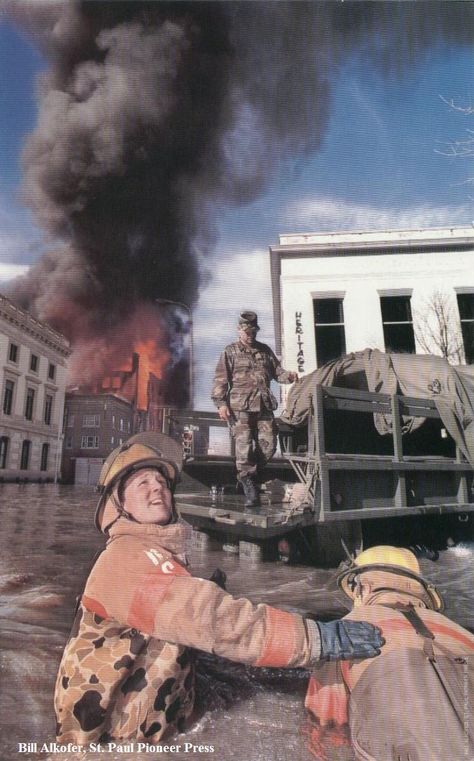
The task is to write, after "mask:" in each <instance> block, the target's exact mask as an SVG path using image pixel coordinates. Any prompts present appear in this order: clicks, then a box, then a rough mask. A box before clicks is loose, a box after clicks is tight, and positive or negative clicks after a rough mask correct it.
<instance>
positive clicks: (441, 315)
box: [414, 290, 464, 364]
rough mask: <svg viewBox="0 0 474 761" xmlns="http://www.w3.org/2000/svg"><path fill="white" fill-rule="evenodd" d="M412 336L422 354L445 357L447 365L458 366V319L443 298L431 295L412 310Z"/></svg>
mask: <svg viewBox="0 0 474 761" xmlns="http://www.w3.org/2000/svg"><path fill="white" fill-rule="evenodd" d="M414 316H415V325H414V328H415V336H416V340H417V341H418V344H419V345H420V346H421V348H422V349H423V351H426V352H427V353H428V354H436V355H438V356H441V357H445V358H446V359H447V360H448V362H450V363H451V364H459V363H460V362H461V361H462V359H463V348H464V344H463V339H462V333H461V329H460V324H459V316H458V314H457V313H456V310H455V309H454V308H453V306H452V304H451V301H450V300H449V298H448V296H447V294H445V293H443V292H442V291H438V290H436V291H434V292H433V293H432V295H431V296H430V297H429V298H428V299H427V301H426V302H425V303H424V304H423V307H422V309H420V310H416V311H415V313H414Z"/></svg>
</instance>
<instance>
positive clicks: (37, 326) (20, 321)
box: [0, 295, 72, 359]
mask: <svg viewBox="0 0 474 761" xmlns="http://www.w3.org/2000/svg"><path fill="white" fill-rule="evenodd" d="M0 317H2V318H3V319H4V320H6V321H7V322H9V323H10V324H11V325H14V326H15V327H17V328H19V329H20V330H22V331H24V332H25V333H27V334H28V335H30V336H31V337H32V338H35V339H36V340H37V341H39V342H40V343H42V344H44V345H45V346H48V347H49V348H50V349H53V350H54V351H55V352H57V353H58V354H60V355H61V356H62V357H64V358H66V359H67V358H68V357H69V356H70V355H71V353H72V349H71V347H70V344H69V341H68V340H67V338H66V336H64V335H63V334H62V333H59V332H58V331H57V330H54V329H53V328H51V327H50V326H49V325H47V324H46V323H44V322H40V321H39V320H37V319H35V318H34V317H32V315H31V314H29V313H28V312H25V311H24V310H23V309H20V307H17V306H15V304H13V303H12V302H11V301H10V300H9V299H7V298H6V297H5V296H2V295H0Z"/></svg>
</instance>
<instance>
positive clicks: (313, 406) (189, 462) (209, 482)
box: [167, 353, 474, 565]
mask: <svg viewBox="0 0 474 761" xmlns="http://www.w3.org/2000/svg"><path fill="white" fill-rule="evenodd" d="M379 354H381V353H379ZM419 359H422V360H423V359H424V360H425V361H424V362H423V361H422V362H421V363H419V362H418V361H417V360H419ZM431 359H432V360H433V361H431V362H427V361H426V358H419V357H411V359H408V358H405V359H404V360H401V361H400V362H396V361H395V359H394V358H393V357H392V358H390V367H391V368H393V367H395V368H396V376H397V377H396V383H395V384H394V383H391V388H390V389H389V390H391V391H395V393H384V392H383V391H374V390H369V388H368V387H367V386H368V384H367V382H365V383H364V382H363V376H364V375H365V373H364V372H363V371H362V370H363V365H364V361H363V360H364V358H363V356H362V353H358V355H357V356H356V355H350V356H349V357H347V356H346V357H344V358H341V359H339V360H337V361H336V362H335V363H330V364H332V366H331V367H330V368H329V367H328V366H326V367H325V368H321V369H320V370H319V371H316V372H315V373H313V374H311V376H307V377H306V378H305V379H303V381H302V382H300V383H299V384H295V387H294V388H293V390H292V395H291V396H290V397H289V399H288V400H287V409H286V413H285V414H284V416H283V422H282V423H281V424H280V453H279V455H278V456H277V457H276V458H275V459H274V460H273V461H272V462H271V463H269V465H268V467H267V477H268V482H269V488H268V489H267V490H265V491H264V492H263V493H262V497H261V501H262V504H261V507H258V508H251V509H245V508H244V505H243V501H244V500H243V496H242V495H241V494H239V493H238V491H237V489H236V486H235V470H234V463H233V458H232V454H233V453H232V449H231V446H232V445H231V440H230V438H229V443H228V450H227V451H225V452H224V453H222V452H221V454H217V453H213V451H214V450H213V446H210V445H209V441H210V439H211V438H212V436H211V435H210V433H209V431H211V430H212V428H215V427H219V426H223V427H225V424H224V423H221V421H219V420H218V416H217V414H216V413H183V412H180V413H176V412H172V411H170V413H169V415H168V416H167V431H168V432H169V433H170V434H171V435H175V436H176V435H178V436H181V437H182V440H183V446H184V447H185V477H184V482H183V487H182V489H181V490H180V493H179V494H178V506H179V511H180V513H181V515H182V516H183V518H185V519H186V521H188V522H189V523H191V525H192V526H193V528H194V529H195V532H196V541H197V542H199V541H200V542H201V544H202V545H203V546H208V544H209V542H212V541H216V540H220V541H221V542H222V543H224V544H227V545H228V546H230V547H232V546H234V547H235V545H237V543H238V544H239V546H240V550H241V552H243V553H244V554H248V555H252V556H254V557H267V558H272V557H277V556H278V545H279V543H280V546H281V545H282V543H283V544H284V543H285V542H286V544H287V545H288V546H289V548H290V551H291V547H292V546H293V547H296V548H297V551H296V555H297V554H298V553H299V554H300V555H303V556H305V557H306V559H308V558H310V560H311V561H312V562H315V563H316V564H321V565H328V564H329V565H331V564H334V563H336V564H337V563H338V562H339V561H340V560H341V559H342V558H343V557H344V554H345V553H346V552H354V551H358V550H359V549H361V548H362V545H363V542H364V536H365V537H367V536H369V535H370V532H371V531H373V530H374V526H376V527H378V531H379V534H380V533H381V534H382V535H386V536H387V540H388V539H390V541H391V542H392V543H394V542H395V543H396V539H397V537H396V536H394V534H395V535H396V534H397V533H399V532H401V531H402V529H403V530H404V531H405V534H406V533H407V531H408V534H409V533H410V526H413V527H415V526H416V527H417V528H418V530H420V527H421V530H422V531H425V532H427V533H430V526H432V527H433V526H434V524H433V523H432V521H431V519H433V518H435V517H436V516H443V515H444V516H446V518H445V519H444V522H445V525H446V527H447V528H446V531H447V532H448V533H450V534H455V535H456V536H457V537H458V538H459V537H462V536H466V538H468V536H469V535H470V534H471V533H472V527H473V520H472V519H473V517H474V516H473V515H472V512H473V511H474V493H473V467H472V463H473V446H474V439H473V430H474V423H473V422H472V421H473V417H472V403H473V402H474V399H473V396H472V394H471V388H470V386H469V383H468V382H467V381H466V375H465V373H464V375H462V384H463V386H462V389H459V388H458V387H456V388H455V386H456V384H455V381H456V383H458V381H459V378H458V377H457V376H456V378H454V380H453V372H454V371H452V368H451V367H450V366H448V367H447V368H446V363H445V362H444V360H443V361H441V362H440V361H439V360H440V359H441V358H431ZM378 361H379V369H380V361H383V363H384V366H388V365H387V363H386V362H385V357H380V356H379V357H378ZM407 362H408V365H407ZM371 367H372V365H371ZM403 367H409V368H410V374H409V375H410V380H409V381H406V380H404V376H403V372H402V371H401V369H400V368H403ZM341 368H343V369H344V372H341ZM361 368H362V369H361ZM427 368H428V369H427ZM329 371H330V372H329ZM433 373H434V375H433ZM443 373H444V375H443ZM426 374H427V378H428V381H429V382H428V383H427V387H428V386H430V385H431V388H432V391H431V392H430V397H428V396H426V397H421V396H418V395H417V396H415V395H414V396H407V395H406V393H402V390H403V391H405V392H406V390H407V387H408V388H411V386H409V384H410V383H411V384H412V387H413V388H414V390H415V391H416V393H417V394H418V393H420V388H419V386H420V384H421V387H422V388H424V385H423V384H424V380H425V378H424V375H426ZM377 377H378V379H379V381H380V374H379V375H378V376H377ZM386 377H387V378H389V379H390V373H388V374H387V375H386ZM469 377H470V376H469ZM420 379H421V380H420ZM322 380H323V381H326V384H327V385H325V384H324V383H322V382H321V381H322ZM366 381H367V377H366ZM391 381H393V378H391ZM331 382H332V383H341V385H331ZM342 383H345V387H343V386H342ZM417 384H418V385H417ZM364 385H365V388H364ZM379 386H383V383H380V382H379ZM415 386H416V388H415ZM456 389H457V390H456ZM302 410H303V413H302ZM291 421H295V422H296V423H297V424H296V425H294V424H292V422H291ZM222 440H223V441H224V440H225V437H224V439H222ZM292 483H293V484H295V483H296V485H297V486H296V487H295V486H293V487H292V486H291V484H292ZM292 492H293V494H292ZM295 495H296V496H295ZM437 525H438V526H439V521H438V524H437ZM434 530H435V529H434V528H433V531H432V533H433V532H434ZM414 536H415V534H414ZM403 541H404V543H406V542H407V538H406V536H405V537H404V540H403Z"/></svg>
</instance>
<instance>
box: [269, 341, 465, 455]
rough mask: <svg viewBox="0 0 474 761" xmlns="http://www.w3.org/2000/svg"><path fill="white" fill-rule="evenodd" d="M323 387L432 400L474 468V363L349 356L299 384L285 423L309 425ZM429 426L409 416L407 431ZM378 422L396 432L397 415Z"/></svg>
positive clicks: (371, 352)
mask: <svg viewBox="0 0 474 761" xmlns="http://www.w3.org/2000/svg"><path fill="white" fill-rule="evenodd" d="M318 384H321V385H323V386H339V387H342V388H354V389H359V390H365V391H371V392H376V393H380V394H387V395H393V394H402V395H403V396H407V397H412V398H415V399H432V400H433V401H434V403H435V405H436V408H437V410H438V412H439V415H440V417H441V420H442V421H443V424H444V426H445V428H446V430H447V431H448V433H449V434H450V435H451V436H452V438H453V439H454V441H455V442H456V444H457V445H458V446H459V448H460V450H461V451H462V452H463V454H464V455H465V457H466V458H467V460H468V461H469V463H470V464H471V465H472V466H473V467H474V365H456V366H453V365H450V364H449V362H448V361H447V360H446V359H444V358H443V357H435V356H432V355H430V354H421V355H420V354H384V353H383V352H381V351H379V350H378V349H365V350H364V351H359V352H354V353H352V354H346V355H344V356H343V357H340V358H339V359H335V360H333V361H331V362H328V363H326V364H325V365H323V366H322V367H319V368H318V369H317V370H315V371H314V372H312V373H310V374H308V375H305V376H304V377H303V378H301V379H300V380H299V381H297V382H296V383H295V384H294V385H293V387H292V388H291V390H290V392H289V394H288V398H287V403H286V409H285V410H284V411H283V414H282V415H281V420H282V421H283V422H285V423H288V424H290V425H294V426H301V425H302V424H304V423H305V422H306V421H307V419H308V415H309V412H310V409H311V399H312V396H313V394H314V389H315V386H316V385H318ZM423 422H424V421H423V418H419V417H416V418H408V417H405V418H404V419H403V432H404V433H407V432H409V431H412V430H415V429H416V428H417V427H419V426H420V425H421V424H422V423H423ZM374 423H375V427H376V429H377V431H378V432H379V433H380V434H381V435H384V434H388V433H391V430H392V426H391V416H389V415H384V414H381V413H375V414H374Z"/></svg>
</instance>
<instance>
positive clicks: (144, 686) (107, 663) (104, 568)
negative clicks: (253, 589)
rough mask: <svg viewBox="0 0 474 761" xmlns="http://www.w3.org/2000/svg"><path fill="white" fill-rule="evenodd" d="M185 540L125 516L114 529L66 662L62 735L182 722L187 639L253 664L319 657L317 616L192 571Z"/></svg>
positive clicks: (151, 736)
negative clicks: (232, 590)
mask: <svg viewBox="0 0 474 761" xmlns="http://www.w3.org/2000/svg"><path fill="white" fill-rule="evenodd" d="M183 549H184V527H183V526H182V525H180V524H171V525H168V526H157V525H144V524H138V523H133V522H131V521H128V520H125V519H123V518H121V519H119V520H118V521H117V523H115V525H114V526H113V527H112V528H111V529H110V538H109V540H108V542H107V546H106V549H105V551H104V552H103V553H102V554H101V555H100V556H99V558H98V560H97V562H96V564H95V566H94V567H93V569H92V571H91V573H90V576H89V579H88V581H87V583H86V587H85V590H84V594H83V595H82V598H81V603H80V605H79V607H78V611H77V615H76V619H75V622H74V627H73V631H72V633H71V637H70V639H69V642H68V644H67V645H66V648H65V651H64V654H63V658H62V662H61V665H60V668H59V673H58V677H57V682H56V691H55V711H56V717H57V736H58V739H59V740H60V741H61V742H76V743H79V744H87V743H90V742H93V741H106V740H109V739H113V740H115V739H118V740H127V739H136V740H144V741H146V742H154V741H157V740H159V739H160V738H161V737H162V735H163V734H164V733H165V732H166V730H167V729H171V728H177V729H178V730H181V729H183V727H184V725H185V723H186V719H188V718H189V717H190V715H191V713H192V710H193V702H194V672H193V664H192V660H191V658H190V653H189V648H199V649H201V650H204V651H206V652H208V653H214V654H216V655H220V656H224V657H226V658H229V659H232V660H235V661H239V662H241V663H245V664H251V665H254V666H255V665H256V666H280V667H285V666H288V667H297V666H308V665H309V664H310V663H311V662H314V659H315V658H317V657H319V652H320V640H319V635H318V630H317V626H315V625H314V623H313V622H308V621H305V620H304V619H303V618H302V617H300V616H298V615H293V614H290V613H286V612H284V611H281V610H278V609H276V608H272V607H270V606H268V605H264V604H259V605H254V604H252V603H251V602H250V601H249V600H247V599H243V598H242V599H235V598H234V597H232V596H231V595H230V594H228V593H227V592H224V591H223V590H221V589H220V588H219V587H218V586H217V585H216V584H214V583H213V582H211V581H207V580H204V579H200V578H195V577H193V576H191V575H190V573H189V571H188V570H187V568H186V567H185V564H184V563H183V562H182V561H180V559H179V557H180V556H181V553H183ZM315 653H316V655H315Z"/></svg>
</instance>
